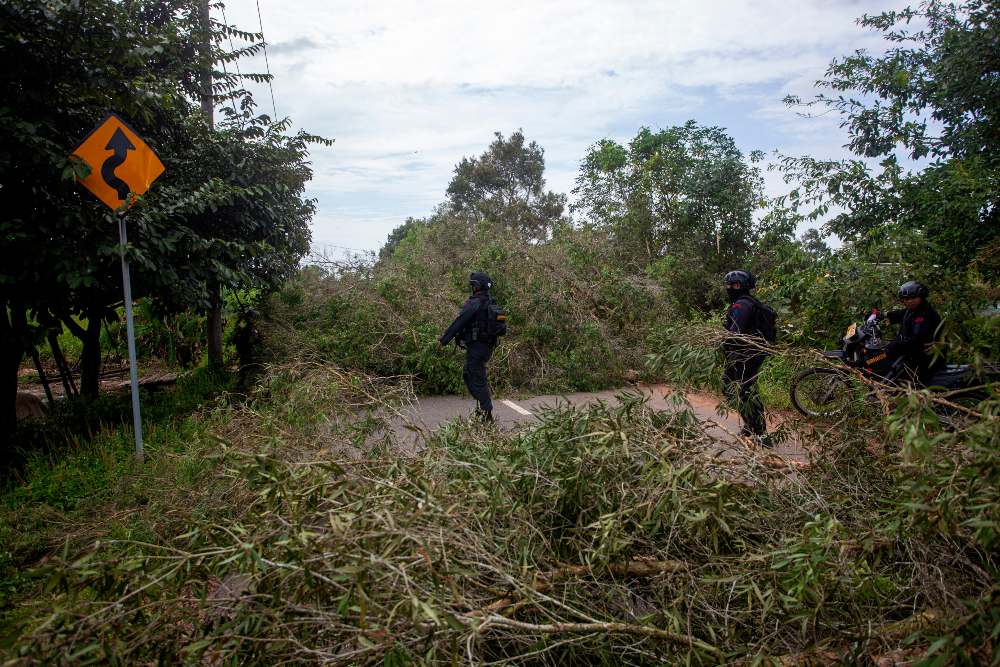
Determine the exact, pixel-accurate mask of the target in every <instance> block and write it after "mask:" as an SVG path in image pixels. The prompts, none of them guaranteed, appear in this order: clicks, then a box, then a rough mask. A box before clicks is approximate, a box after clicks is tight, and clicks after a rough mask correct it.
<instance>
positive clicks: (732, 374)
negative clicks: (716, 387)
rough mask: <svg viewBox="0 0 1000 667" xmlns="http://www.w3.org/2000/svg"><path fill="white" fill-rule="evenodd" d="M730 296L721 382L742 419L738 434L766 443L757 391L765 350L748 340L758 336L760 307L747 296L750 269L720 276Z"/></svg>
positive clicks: (750, 285)
mask: <svg viewBox="0 0 1000 667" xmlns="http://www.w3.org/2000/svg"><path fill="white" fill-rule="evenodd" d="M722 282H723V284H724V285H725V287H726V295H727V296H728V297H729V310H727V311H726V319H725V327H726V330H727V331H729V332H730V333H732V334H737V335H735V336H731V337H729V338H727V339H726V340H725V341H723V343H722V353H723V355H724V356H725V359H726V364H725V369H724V371H723V375H722V384H723V386H724V387H725V389H726V394H727V395H728V396H729V397H730V398H731V399H732V400H734V401H735V403H736V406H737V408H738V410H739V413H740V417H741V418H742V420H743V428H742V429H741V430H740V435H742V436H745V437H751V438H755V439H757V440H759V441H760V442H761V444H765V445H766V444H768V443H767V440H766V439H765V438H766V436H767V422H766V420H765V418H764V403H763V401H761V398H760V392H759V391H758V390H757V376H758V375H759V374H760V368H761V366H762V365H763V364H764V360H765V359H766V358H767V352H766V351H765V350H764V349H763V348H762V347H761V345H760V344H755V341H753V340H752V339H750V338H749V337H750V336H757V335H759V333H760V332H759V331H757V328H756V318H755V312H754V311H755V309H756V308H760V307H762V306H761V304H760V302H758V301H757V300H756V299H755V298H753V297H752V296H750V290H752V289H754V288H755V287H756V286H757V280H756V278H754V275H753V274H752V273H750V272H749V271H744V270H742V269H740V270H736V271H730V272H729V273H727V274H726V275H725V277H724V278H723V279H722Z"/></svg>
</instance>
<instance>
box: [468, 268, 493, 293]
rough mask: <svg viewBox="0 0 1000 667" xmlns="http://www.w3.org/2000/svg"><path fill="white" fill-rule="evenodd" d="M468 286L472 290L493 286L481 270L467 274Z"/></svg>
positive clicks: (486, 288)
mask: <svg viewBox="0 0 1000 667" xmlns="http://www.w3.org/2000/svg"><path fill="white" fill-rule="evenodd" d="M469 287H471V288H472V289H473V290H481V289H482V290H488V289H491V288H492V287H493V281H492V280H490V277H489V276H488V275H486V274H485V273H482V272H481V271H477V272H475V273H470V274H469Z"/></svg>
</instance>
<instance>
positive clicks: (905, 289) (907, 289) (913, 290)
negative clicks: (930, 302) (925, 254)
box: [899, 280, 928, 299]
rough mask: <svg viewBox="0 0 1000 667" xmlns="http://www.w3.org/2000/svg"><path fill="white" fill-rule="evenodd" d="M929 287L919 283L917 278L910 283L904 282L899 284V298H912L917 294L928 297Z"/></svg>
mask: <svg viewBox="0 0 1000 667" xmlns="http://www.w3.org/2000/svg"><path fill="white" fill-rule="evenodd" d="M927 294H928V291H927V287H926V286H924V285H923V284H922V283H918V282H917V281H916V280H911V281H910V282H908V283H903V284H902V285H900V286H899V298H900V299H912V298H913V297H915V296H919V297H923V298H925V299H926V298H927Z"/></svg>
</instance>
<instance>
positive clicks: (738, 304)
mask: <svg viewBox="0 0 1000 667" xmlns="http://www.w3.org/2000/svg"><path fill="white" fill-rule="evenodd" d="M754 308H756V304H755V303H754V302H753V300H752V299H750V298H749V297H746V296H743V297H740V298H738V299H736V301H734V302H733V303H732V304H730V306H729V310H727V311H726V319H725V322H724V324H725V327H726V331H728V332H730V333H733V334H740V335H737V336H730V337H729V338H727V339H726V340H725V341H723V343H722V352H723V353H724V354H725V356H726V362H727V363H746V362H748V361H751V360H756V359H757V358H758V357H759V358H761V359H763V358H764V356H766V355H765V354H764V352H763V351H762V350H760V349H757V348H756V347H755V346H754V345H753V343H751V342H750V341H748V340H747V339H745V338H743V336H753V335H756V334H757V333H758V332H757V330H756V328H755V325H754V312H753V310H754Z"/></svg>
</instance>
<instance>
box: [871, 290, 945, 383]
mask: <svg viewBox="0 0 1000 667" xmlns="http://www.w3.org/2000/svg"><path fill="white" fill-rule="evenodd" d="M927 294H928V289H927V287H926V286H925V285H923V284H922V283H919V282H917V281H916V280H911V281H909V282H905V283H903V284H902V285H900V287H899V293H898V296H899V300H900V301H902V302H903V306H905V307H904V308H900V309H898V310H892V311H889V312H888V313H886V314H885V315H884V316H883V317H882V318H880V319H883V320H886V321H888V322H889V323H890V324H898V325H899V333H897V334H896V337H895V338H894V339H893V340H892V341H891V342H890V343H889V344H888V345H887V346H886V348H885V352H886V354H887V355H888V356H889V358H890V359H895V360H897V363H898V366H897V367H898V368H899V369H900V375H898V376H897V377H904V378H905V377H907V376H908V377H909V379H916V380H918V381H921V382H922V381H924V380H926V379H927V378H928V377H929V376H930V375H931V374H932V373H933V371H934V369H935V368H936V366H937V365H940V364H941V363H943V362H944V360H943V359H939V360H938V362H937V363H933V357H932V355H931V353H930V351H929V348H930V346H931V345H932V344H933V343H934V341H935V340H936V339H937V336H938V330H939V329H940V327H941V316H940V315H938V312H937V311H936V310H934V307H933V306H931V305H930V304H929V303H927Z"/></svg>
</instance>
